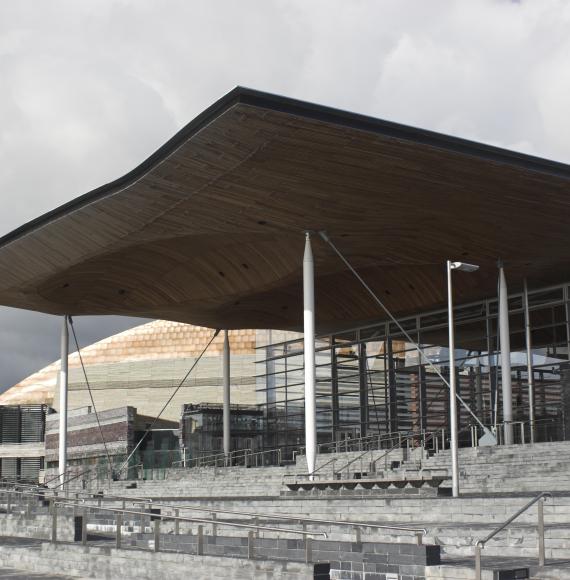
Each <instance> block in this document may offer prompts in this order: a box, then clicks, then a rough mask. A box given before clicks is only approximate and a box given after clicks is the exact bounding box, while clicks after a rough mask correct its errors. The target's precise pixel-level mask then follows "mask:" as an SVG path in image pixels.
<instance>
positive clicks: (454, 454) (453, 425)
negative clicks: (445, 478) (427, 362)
mask: <svg viewBox="0 0 570 580" xmlns="http://www.w3.org/2000/svg"><path fill="white" fill-rule="evenodd" d="M451 269H452V268H451V261H450V260H448V261H447V325H448V329H449V424H450V430H451V433H450V435H451V487H452V493H453V497H459V455H458V432H457V382H456V379H457V376H456V374H455V332H454V327H453V324H454V323H453V287H452V284H451Z"/></svg>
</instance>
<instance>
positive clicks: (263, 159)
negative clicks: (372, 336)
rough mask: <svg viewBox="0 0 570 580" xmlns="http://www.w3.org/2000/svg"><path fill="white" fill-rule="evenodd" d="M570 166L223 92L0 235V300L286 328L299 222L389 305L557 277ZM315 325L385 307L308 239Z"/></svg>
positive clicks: (335, 325)
mask: <svg viewBox="0 0 570 580" xmlns="http://www.w3.org/2000/svg"><path fill="white" fill-rule="evenodd" d="M569 210H570V167H569V166H566V165H563V164H559V163H554V162H550V161H545V160H542V159H537V158H533V157H529V156H525V155H521V154H517V153H513V152H510V151H505V150H500V149H496V148H493V147H488V146H485V145H480V144H477V143H472V142H468V141H464V140H460V139H455V138H451V137H447V136H443V135H438V134H435V133H430V132H427V131H422V130H418V129H413V128H410V127H404V126H401V125H396V124H393V123H388V122H385V121H380V120H377V119H371V118H367V117H363V116H360V115H355V114H351V113H345V112H342V111H337V110H334V109H328V108H325V107H320V106H316V105H312V104H308V103H303V102H299V101H294V100H291V99H286V98H283V97H277V96H274V95H268V94H266V93H260V92H257V91H252V90H249V89H243V88H239V87H238V88H236V89H234V90H233V91H232V92H230V93H229V94H228V95H226V96H225V97H223V98H222V99H221V100H219V101H218V102H217V103H215V104H214V105H212V107H210V108H209V109H207V110H206V111H204V113H202V114H201V115H200V116H199V117H197V118H196V119H195V120H194V121H192V122H191V123H190V124H189V125H187V126H186V127H185V128H184V129H182V130H181V131H180V132H179V133H178V134H177V135H176V136H175V137H173V138H172V139H171V140H170V141H169V142H168V143H166V144H165V145H164V146H163V147H161V148H160V149H159V150H158V151H157V152H156V153H155V154H154V155H152V156H151V157H150V158H149V159H147V160H146V161H145V162H144V163H142V164H141V165H140V166H139V167H137V168H136V169H134V170H133V171H132V172H130V173H129V174H128V175H126V176H124V177H122V178H120V179H118V180H117V181H115V182H113V183H111V184H108V185H105V186H103V187H101V188H99V189H97V190H95V191H93V192H90V193H88V194H85V195H83V196H81V197H79V198H77V199H76V200H74V201H72V202H70V203H68V204H66V205H64V206H62V207H60V208H58V209H56V210H54V211H53V212H50V213H48V214H46V215H44V216H41V217H40V218H38V219H36V220H34V221H32V222H30V223H28V224H25V225H24V226H22V227H21V228H19V229H17V230H16V231H14V232H12V233H11V234H9V235H7V236H5V237H4V238H2V239H0V272H1V276H0V304H3V305H6V306H13V307H18V308H25V309H30V310H37V311H41V312H47V313H52V314H64V313H67V314H71V315H82V314H121V315H127V316H143V317H151V318H162V319H168V320H175V321H180V322H188V323H193V324H198V325H203V326H210V327H216V328H263V327H266V328H282V329H293V328H294V329H298V328H300V326H301V324H302V285H301V282H302V277H301V276H302V258H303V245H304V235H303V232H304V231H305V230H313V231H319V230H326V232H327V233H328V235H329V236H330V237H331V239H332V240H333V241H334V242H335V244H336V245H337V246H338V248H339V249H340V250H341V251H342V252H343V253H344V254H345V255H346V257H347V258H348V259H349V260H350V261H351V262H352V263H353V264H354V265H355V266H356V267H357V268H358V270H359V272H360V274H361V275H362V276H363V277H364V278H365V279H366V280H367V281H368V282H369V284H370V285H371V287H372V288H373V289H374V290H375V291H376V292H377V293H378V294H379V296H380V297H381V298H382V299H383V300H384V301H385V303H386V304H387V306H388V307H389V308H390V309H391V310H392V311H393V312H394V313H395V314H396V315H401V314H409V313H412V312H416V311H422V310H426V309H430V308H434V307H439V306H442V305H443V304H444V303H445V300H446V285H445V261H446V260H447V259H453V260H464V261H469V262H473V263H476V264H479V265H480V266H481V269H480V271H479V272H477V273H474V274H462V273H456V274H455V290H456V301H457V302H467V301H471V300H475V299H479V298H484V297H487V296H493V295H494V294H495V293H496V281H497V269H496V262H497V259H499V258H500V259H502V260H503V261H504V263H505V266H506V272H507V278H508V281H509V283H510V285H511V288H513V289H515V288H519V287H520V283H521V281H522V279H523V277H525V276H526V277H528V279H529V284H530V285H531V287H532V286H535V285H539V284H540V285H543V284H548V283H554V282H560V281H565V280H570V255H569V251H568V241H569V240H570V220H569V217H570V211H569ZM313 250H314V254H315V260H316V266H315V267H316V275H317V280H316V304H317V317H316V318H317V327H318V329H319V330H322V331H324V330H336V329H340V328H347V327H351V326H354V325H356V324H360V323H362V322H368V321H373V320H379V319H382V318H383V317H384V316H383V313H382V312H380V311H379V309H378V307H377V305H376V304H375V303H374V302H373V301H372V300H371V299H370V297H369V296H367V294H366V293H365V292H364V290H363V289H362V287H361V286H360V285H359V283H358V282H357V281H356V279H355V278H354V277H353V276H352V275H351V274H350V273H349V272H348V271H347V270H346V268H345V267H344V265H343V264H342V263H341V262H340V261H339V259H338V257H336V256H335V255H334V254H333V252H332V251H331V250H330V248H328V247H327V246H326V245H325V244H324V243H323V242H322V240H320V239H319V237H318V236H315V238H314V246H313Z"/></svg>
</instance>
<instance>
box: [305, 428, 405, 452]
mask: <svg viewBox="0 0 570 580" xmlns="http://www.w3.org/2000/svg"><path fill="white" fill-rule="evenodd" d="M398 433H399V432H398V431H391V432H390V433H378V434H376V435H365V436H363V437H355V438H354V439H343V440H342V441H327V442H326V443H319V444H318V445H317V453H322V450H323V449H328V448H332V449H333V450H335V451H334V452H336V453H339V452H343V451H344V452H347V451H363V449H362V446H363V445H367V444H368V443H377V444H378V445H379V444H380V443H381V442H383V441H389V440H390V439H393V438H394V437H397V436H398ZM355 445H356V446H358V447H359V448H360V449H348V448H349V447H354V446H355ZM343 448H344V449H343ZM370 449H371V448H370V447H368V448H367V451H370ZM376 449H379V447H376ZM305 454H306V447H305V446H304V445H303V446H301V447H299V449H298V451H297V455H305Z"/></svg>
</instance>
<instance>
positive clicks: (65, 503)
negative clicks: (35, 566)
mask: <svg viewBox="0 0 570 580" xmlns="http://www.w3.org/2000/svg"><path fill="white" fill-rule="evenodd" d="M26 487H31V486H26ZM2 491H3V492H5V493H6V494H7V497H8V498H9V497H10V494H16V495H18V496H19V497H20V501H22V499H23V496H28V497H36V498H41V499H43V500H46V498H45V494H44V492H45V491H48V492H49V491H52V490H43V489H42V490H40V492H38V491H33V490H30V489H28V490H25V491H22V490H12V489H6V488H5V489H3V490H2ZM53 494H54V497H52V498H49V499H47V501H48V502H49V514H51V518H52V520H51V521H52V525H51V536H50V540H51V542H52V543H57V542H58V517H59V514H60V513H61V510H60V508H61V507H63V508H64V509H66V508H70V507H71V508H73V515H74V516H75V515H76V514H77V511H78V510H81V514H82V518H81V533H80V541H81V544H82V545H87V543H88V535H87V524H88V513H89V511H102V512H110V513H112V514H114V516H115V547H116V548H117V549H119V548H121V547H122V540H123V531H122V528H123V523H124V521H125V516H131V517H138V518H140V522H141V523H140V528H141V532H143V531H144V529H145V523H144V520H145V518H150V520H151V522H154V526H153V537H154V543H153V547H152V550H153V551H155V552H158V551H160V550H161V546H160V544H161V535H160V526H161V522H168V521H172V522H173V523H174V530H173V532H174V534H175V535H178V534H179V533H180V523H181V522H186V523H190V524H198V526H197V533H196V550H195V553H196V555H203V554H204V544H205V543H204V527H203V526H204V524H206V525H210V526H211V530H212V535H213V536H215V535H216V534H217V527H218V526H222V527H230V528H238V529H247V530H249V531H248V534H247V557H248V558H253V555H254V548H255V539H254V535H253V531H255V532H256V533H259V531H267V532H276V533H277V534H285V535H288V534H293V535H301V536H302V537H303V538H304V540H305V549H304V552H305V562H307V563H308V562H310V561H311V558H312V545H311V541H312V538H314V537H322V538H327V537H328V536H327V533H326V532H324V531H309V530H307V529H306V527H307V525H310V524H315V525H330V526H333V525H334V526H341V527H342V526H347V527H351V528H354V530H355V532H356V541H357V542H360V541H361V536H360V530H361V528H372V529H385V530H396V531H405V532H411V533H414V534H415V536H416V541H417V544H418V545H421V544H422V538H423V537H424V536H425V535H426V534H427V530H426V529H425V528H410V527H406V526H395V525H383V524H370V523H365V522H350V521H335V520H326V519H317V518H302V517H301V518H299V517H292V516H285V515H282V514H263V515H260V514H257V513H251V512H240V511H235V510H220V509H209V508H199V507H196V506H184V505H172V504H161V503H156V502H152V501H151V500H148V498H125V497H120V496H111V497H109V496H106V497H105V499H111V500H113V501H122V502H123V507H122V508H117V507H104V506H101V500H102V499H103V497H102V496H93V495H92V497H90V498H84V499H81V500H80V499H79V497H78V496H79V495H80V494H75V495H76V497H75V499H74V500H69V499H67V498H61V497H58V493H57V492H56V491H53ZM64 494H65V495H67V492H64ZM89 500H97V501H98V505H96V506H95V505H89V504H88V503H87V501H89ZM138 500H140V501H138ZM127 501H129V502H132V503H135V501H136V502H137V503H141V501H142V502H144V504H146V505H148V509H147V510H145V509H144V508H143V509H127V508H126V507H125V502H127ZM9 505H10V502H9V500H8V510H7V512H8V513H9V512H10V509H9ZM26 505H27V506H28V510H29V505H30V504H29V502H28V503H27V504H26ZM151 506H152V508H161V509H162V508H167V509H171V510H172V512H173V513H171V514H164V513H160V514H156V513H152V510H151ZM180 510H191V511H202V512H210V514H211V517H210V518H203V517H188V516H181V515H180ZM27 513H29V512H27ZM217 514H227V515H239V516H241V517H251V518H254V519H253V522H251V523H249V522H247V523H243V522H235V521H227V520H220V519H217V518H216V515H217ZM260 517H264V518H267V519H279V520H283V521H288V522H295V523H298V524H299V525H302V529H296V528H283V527H278V526H271V525H265V524H260V523H259V521H258V519H259V518H260Z"/></svg>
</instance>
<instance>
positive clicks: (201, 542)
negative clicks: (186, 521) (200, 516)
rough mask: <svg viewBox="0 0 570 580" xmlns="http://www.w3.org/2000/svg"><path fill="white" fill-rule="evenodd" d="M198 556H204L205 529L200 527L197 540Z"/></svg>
mask: <svg viewBox="0 0 570 580" xmlns="http://www.w3.org/2000/svg"><path fill="white" fill-rule="evenodd" d="M196 554H197V555H198V556H202V555H203V554H204V527H203V526H202V525H199V526H198V537H197V538H196Z"/></svg>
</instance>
